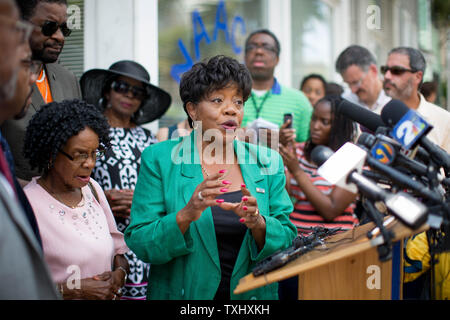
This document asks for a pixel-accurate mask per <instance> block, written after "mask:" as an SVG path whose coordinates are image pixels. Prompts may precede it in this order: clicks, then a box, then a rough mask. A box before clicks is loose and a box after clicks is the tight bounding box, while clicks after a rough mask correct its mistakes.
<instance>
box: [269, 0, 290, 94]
mask: <svg viewBox="0 0 450 320" xmlns="http://www.w3.org/2000/svg"><path fill="white" fill-rule="evenodd" d="M267 6H268V29H269V30H270V31H272V32H273V33H274V34H275V35H276V36H277V38H278V40H279V41H280V45H281V54H280V63H279V64H278V66H277V68H276V69H275V77H276V78H277V79H278V80H279V82H280V83H281V84H283V85H285V86H290V87H292V37H291V32H292V31H291V30H292V26H291V0H278V1H271V0H269V1H267Z"/></svg>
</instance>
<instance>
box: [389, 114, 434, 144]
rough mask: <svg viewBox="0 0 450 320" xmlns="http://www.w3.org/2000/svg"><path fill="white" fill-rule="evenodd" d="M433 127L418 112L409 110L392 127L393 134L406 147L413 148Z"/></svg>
mask: <svg viewBox="0 0 450 320" xmlns="http://www.w3.org/2000/svg"><path fill="white" fill-rule="evenodd" d="M432 128H433V127H432V126H431V125H429V124H428V123H427V122H426V121H425V120H424V119H423V118H422V117H421V116H420V115H419V114H418V113H417V112H415V111H414V110H409V111H408V112H407V113H405V114H404V115H403V117H402V118H401V119H400V121H398V122H397V124H396V125H395V127H394V128H393V129H392V132H391V136H392V137H393V138H394V139H395V140H396V141H398V142H399V143H400V144H401V145H402V146H403V147H404V148H405V149H411V148H412V147H414V146H415V145H416V144H417V143H418V142H419V139H420V138H421V137H422V136H423V135H426V134H427V133H428V131H430V130H431V129H432Z"/></svg>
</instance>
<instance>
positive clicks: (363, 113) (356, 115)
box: [337, 99, 384, 132]
mask: <svg viewBox="0 0 450 320" xmlns="http://www.w3.org/2000/svg"><path fill="white" fill-rule="evenodd" d="M337 112H340V113H341V114H343V115H345V116H346V117H348V118H350V119H352V120H353V121H356V122H358V123H359V124H361V125H363V126H364V127H366V128H367V129H369V130H370V131H372V132H375V131H376V130H377V128H378V127H383V126H384V123H383V120H381V117H380V116H379V115H378V114H376V113H374V112H372V111H369V110H367V109H364V108H363V107H360V106H358V105H356V104H354V103H351V102H350V101H348V100H345V99H342V102H341V103H340V104H339V106H338V108H337Z"/></svg>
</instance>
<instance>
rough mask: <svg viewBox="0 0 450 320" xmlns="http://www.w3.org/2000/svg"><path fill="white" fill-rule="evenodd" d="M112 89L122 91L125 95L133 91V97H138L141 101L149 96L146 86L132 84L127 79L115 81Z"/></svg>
mask: <svg viewBox="0 0 450 320" xmlns="http://www.w3.org/2000/svg"><path fill="white" fill-rule="evenodd" d="M111 89H113V90H114V91H115V92H117V93H121V94H124V95H125V94H127V93H128V92H130V91H131V94H132V95H133V98H136V99H138V100H141V101H142V100H144V99H145V98H146V97H147V92H146V91H145V89H144V88H141V87H136V86H132V85H130V84H129V83H126V82H125V81H114V82H113V83H112V84H111Z"/></svg>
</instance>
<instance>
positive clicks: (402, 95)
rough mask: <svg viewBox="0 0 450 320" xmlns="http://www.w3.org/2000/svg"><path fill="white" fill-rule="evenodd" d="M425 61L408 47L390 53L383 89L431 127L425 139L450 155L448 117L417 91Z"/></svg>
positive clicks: (418, 53)
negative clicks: (421, 117)
mask: <svg viewBox="0 0 450 320" xmlns="http://www.w3.org/2000/svg"><path fill="white" fill-rule="evenodd" d="M425 68H426V61H425V58H424V56H423V55H422V53H421V52H420V51H419V50H417V49H414V48H410V47H398V48H394V49H392V50H391V51H390V52H389V54H388V58H387V62H386V65H385V66H382V67H381V72H382V74H384V82H383V87H384V90H385V91H386V94H387V95H389V96H391V97H392V98H393V99H397V100H401V101H403V102H404V103H405V104H406V105H407V106H408V107H409V108H410V109H413V110H415V111H417V112H418V113H419V114H420V115H422V116H423V117H424V118H425V120H426V121H427V122H428V123H429V124H431V125H433V129H432V130H431V131H430V132H429V133H428V135H427V137H428V138H429V139H430V140H431V141H432V142H434V143H435V144H437V145H438V146H440V147H441V148H443V149H444V150H445V151H447V152H450V125H449V123H450V113H449V112H448V111H446V110H445V109H443V108H441V107H439V106H437V105H435V104H432V103H430V102H428V101H427V100H426V99H425V98H424V97H423V95H422V94H421V93H420V91H419V89H420V86H421V85H422V82H423V75H424V73H425Z"/></svg>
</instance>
